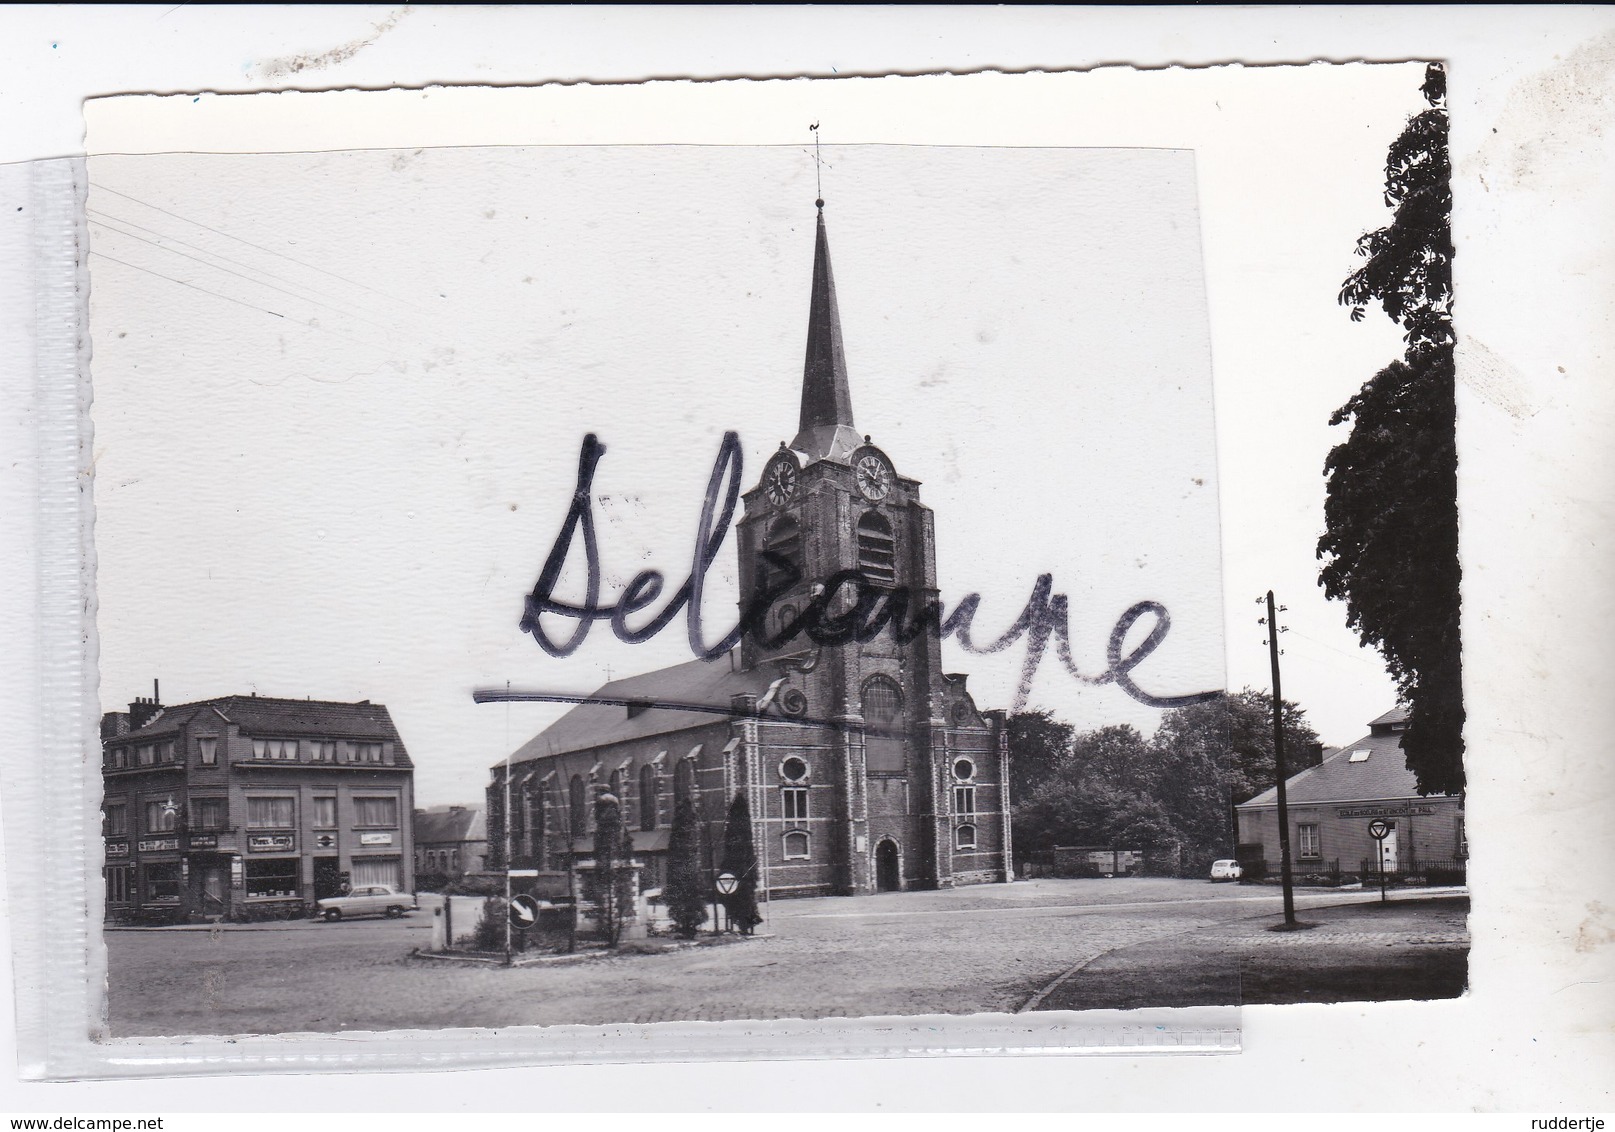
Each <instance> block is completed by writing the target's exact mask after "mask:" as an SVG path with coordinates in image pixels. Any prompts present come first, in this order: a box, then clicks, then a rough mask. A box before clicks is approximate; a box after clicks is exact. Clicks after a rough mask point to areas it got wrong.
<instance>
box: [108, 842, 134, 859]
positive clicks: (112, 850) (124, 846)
mask: <svg viewBox="0 0 1615 1132" xmlns="http://www.w3.org/2000/svg"><path fill="white" fill-rule="evenodd" d="M128 855H129V843H128V842H127V841H108V842H107V856H108V857H127V856H128Z"/></svg>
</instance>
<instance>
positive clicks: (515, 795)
mask: <svg viewBox="0 0 1615 1132" xmlns="http://www.w3.org/2000/svg"><path fill="white" fill-rule="evenodd" d="M510 836H511V839H512V840H514V841H518V842H519V841H520V840H521V839H522V838H523V837H526V836H527V787H526V784H525V783H523V782H521V781H520V780H518V781H517V782H516V783H515V788H514V789H513V790H511V792H510Z"/></svg>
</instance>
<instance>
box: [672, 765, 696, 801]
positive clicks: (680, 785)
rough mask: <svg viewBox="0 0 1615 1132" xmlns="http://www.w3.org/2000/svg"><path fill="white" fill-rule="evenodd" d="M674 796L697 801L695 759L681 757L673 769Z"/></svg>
mask: <svg viewBox="0 0 1615 1132" xmlns="http://www.w3.org/2000/svg"><path fill="white" fill-rule="evenodd" d="M673 797H674V798H676V799H679V800H681V801H682V800H683V799H685V798H688V799H690V800H691V801H692V802H693V801H695V760H694V759H680V760H679V765H678V767H677V768H676V769H675V770H674V771H673Z"/></svg>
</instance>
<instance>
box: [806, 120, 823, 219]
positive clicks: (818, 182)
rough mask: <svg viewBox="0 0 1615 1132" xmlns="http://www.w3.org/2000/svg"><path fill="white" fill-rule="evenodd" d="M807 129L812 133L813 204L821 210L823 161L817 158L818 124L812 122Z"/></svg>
mask: <svg viewBox="0 0 1615 1132" xmlns="http://www.w3.org/2000/svg"><path fill="white" fill-rule="evenodd" d="M808 129H809V130H812V131H813V187H814V188H815V189H817V190H818V198H817V199H816V200H815V201H814V202H813V203H814V204H815V205H816V206H818V207H819V208H823V207H824V161H823V160H822V159H821V158H820V157H819V124H818V123H817V122H814V123H813V124H812V125H811V126H809V127H808Z"/></svg>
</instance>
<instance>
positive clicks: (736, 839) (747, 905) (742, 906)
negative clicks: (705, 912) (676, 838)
mask: <svg viewBox="0 0 1615 1132" xmlns="http://www.w3.org/2000/svg"><path fill="white" fill-rule="evenodd" d="M720 867H721V869H722V871H723V872H726V873H728V874H730V875H731V876H733V877H734V878H735V890H734V892H732V893H730V894H729V895H728V896H725V897H724V898H723V907H724V910H725V911H726V912H728V913H729V922H730V923H731V924H733V925H734V926H735V927H737V928H739V929H740V933H741V934H742V935H750V934H751V933H752V930H753V929H754V928H756V926H757V925H758V924H760V923H762V922H763V917H762V916H761V915H760V914H759V913H758V911H757V848H756V846H755V845H753V844H752V840H751V805H750V804H749V803H748V802H747V801H746V795H745V794H744V793H742V792H740V791H736V793H735V800H734V801H733V802H731V803H729V818H728V821H727V823H726V824H725V825H724V827H723V864H722V865H721V866H720Z"/></svg>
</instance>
